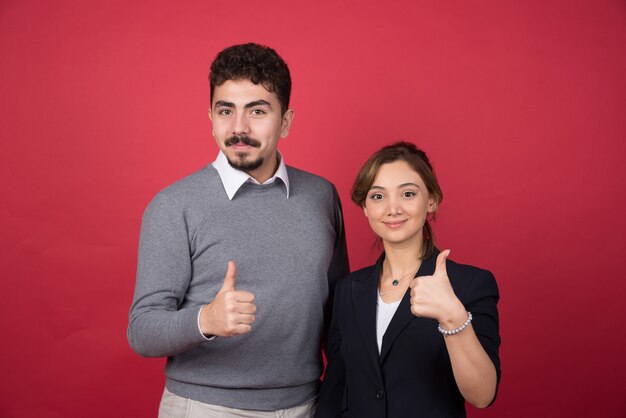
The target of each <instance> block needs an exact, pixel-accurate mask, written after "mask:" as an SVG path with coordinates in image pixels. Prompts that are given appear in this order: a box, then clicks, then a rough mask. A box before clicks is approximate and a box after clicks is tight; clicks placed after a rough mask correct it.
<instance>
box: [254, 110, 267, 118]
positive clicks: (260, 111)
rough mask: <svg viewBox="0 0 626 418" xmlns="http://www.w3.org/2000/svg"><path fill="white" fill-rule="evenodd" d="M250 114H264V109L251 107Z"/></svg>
mask: <svg viewBox="0 0 626 418" xmlns="http://www.w3.org/2000/svg"><path fill="white" fill-rule="evenodd" d="M252 114H253V115H255V116H260V115H264V114H265V111H264V110H262V109H253V110H252Z"/></svg>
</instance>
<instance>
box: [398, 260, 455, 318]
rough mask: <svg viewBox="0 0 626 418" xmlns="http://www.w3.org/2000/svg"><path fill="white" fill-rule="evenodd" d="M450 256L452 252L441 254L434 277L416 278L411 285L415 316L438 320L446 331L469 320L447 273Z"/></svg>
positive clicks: (412, 306)
mask: <svg viewBox="0 0 626 418" xmlns="http://www.w3.org/2000/svg"><path fill="white" fill-rule="evenodd" d="M449 254H450V250H445V251H442V252H441V253H439V255H438V256H437V262H436V263H437V264H436V266H435V272H434V273H433V275H432V276H419V277H416V278H415V279H413V280H412V281H411V284H410V287H411V312H412V313H413V315H415V316H417V317H421V318H432V319H436V320H437V321H438V322H439V323H440V324H441V326H442V327H444V328H445V329H453V328H456V327H458V326H460V325H461V324H462V323H463V322H465V320H466V319H467V312H466V311H465V307H463V304H462V303H461V301H460V300H459V298H457V296H456V295H455V294H454V290H453V289H452V285H451V284H450V279H449V278H448V273H447V271H446V259H447V257H448V255H449Z"/></svg>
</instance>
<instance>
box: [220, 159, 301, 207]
mask: <svg viewBox="0 0 626 418" xmlns="http://www.w3.org/2000/svg"><path fill="white" fill-rule="evenodd" d="M278 159H279V160H280V162H279V164H278V169H277V170H276V173H274V175H273V176H272V177H270V178H269V179H268V180H266V181H264V182H263V184H270V183H273V182H274V181H276V179H277V178H278V179H281V180H282V181H283V183H284V184H285V188H286V191H287V198H289V176H288V175H287V166H285V160H284V159H283V156H282V154H281V153H280V152H278ZM212 164H213V167H214V168H215V169H216V170H217V174H219V176H220V179H221V180H222V185H224V190H226V194H227V195H228V199H229V200H233V197H234V196H235V194H236V193H237V191H238V190H239V189H240V188H241V186H243V184H244V183H245V182H251V183H255V184H261V183H259V182H258V181H256V180H255V179H253V178H252V177H251V176H250V175H248V173H246V172H245V171H241V170H237V169H236V168H233V167H232V166H231V165H230V164H229V163H228V160H227V159H226V156H225V155H224V153H223V152H222V151H220V152H219V153H218V154H217V158H216V159H215V161H213V163H212Z"/></svg>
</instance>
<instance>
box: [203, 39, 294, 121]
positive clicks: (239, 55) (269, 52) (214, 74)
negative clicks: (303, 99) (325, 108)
mask: <svg viewBox="0 0 626 418" xmlns="http://www.w3.org/2000/svg"><path fill="white" fill-rule="evenodd" d="M228 80H250V81H251V82H252V83H254V84H259V83H260V84H261V85H263V87H265V88H266V89H267V91H269V92H271V93H274V94H276V96H278V100H279V101H280V107H281V111H282V114H283V115H284V114H285V112H286V111H287V109H289V97H290V96H291V76H290V74H289V68H288V67H287V64H285V61H283V59H282V58H281V57H280V56H279V55H278V54H277V53H276V51H274V50H273V49H272V48H270V47H267V46H264V45H259V44H254V43H247V44H242V45H234V46H231V47H228V48H226V49H224V50H222V51H221V52H220V53H219V54H217V57H215V60H214V61H213V63H212V64H211V72H210V74H209V81H210V85H211V103H213V92H214V91H215V87H217V86H220V85H222V84H224V83H225V82H226V81H228Z"/></svg>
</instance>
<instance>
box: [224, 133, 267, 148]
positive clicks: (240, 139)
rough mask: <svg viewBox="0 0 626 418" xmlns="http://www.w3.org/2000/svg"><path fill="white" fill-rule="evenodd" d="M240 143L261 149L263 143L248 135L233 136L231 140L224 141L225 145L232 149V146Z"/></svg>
mask: <svg viewBox="0 0 626 418" xmlns="http://www.w3.org/2000/svg"><path fill="white" fill-rule="evenodd" d="M239 143H241V144H244V145H249V146H251V147H254V148H260V147H261V143H260V142H259V141H257V140H256V139H254V138H250V137H249V136H247V135H235V136H231V137H230V138H228V139H226V141H224V145H226V146H227V147H230V146H232V145H235V144H239Z"/></svg>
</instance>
